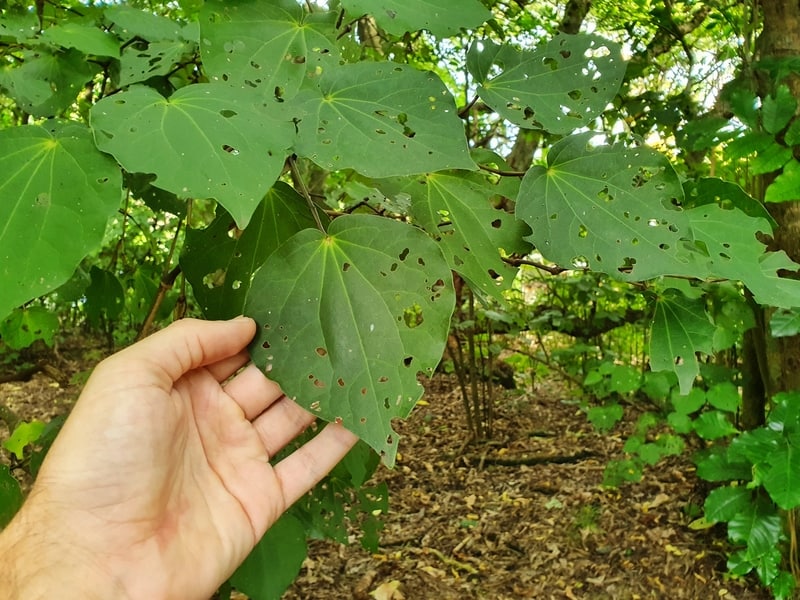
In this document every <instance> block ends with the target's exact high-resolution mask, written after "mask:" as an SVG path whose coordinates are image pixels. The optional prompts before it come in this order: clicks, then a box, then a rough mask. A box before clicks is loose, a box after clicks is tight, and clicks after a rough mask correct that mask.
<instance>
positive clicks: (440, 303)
mask: <svg viewBox="0 0 800 600" xmlns="http://www.w3.org/2000/svg"><path fill="white" fill-rule="evenodd" d="M453 303H454V294H453V290H452V281H451V274H450V269H449V267H448V265H447V263H446V262H445V261H444V259H443V258H442V255H441V252H440V251H439V248H438V246H437V245H436V244H435V242H433V240H431V239H430V238H429V237H428V236H427V235H425V234H424V233H423V232H422V231H420V230H419V229H417V228H415V227H412V226H409V225H405V224H402V223H398V222H396V221H392V220H390V219H385V218H381V217H376V216H369V215H345V216H343V217H339V218H337V219H335V220H334V221H333V223H332V224H331V227H330V230H329V232H328V234H327V235H325V234H323V233H321V232H320V231H317V230H305V231H301V232H300V233H298V234H297V235H295V236H294V237H292V238H291V239H290V240H289V241H288V242H286V243H285V244H283V245H282V246H281V247H280V248H278V250H276V251H275V252H274V253H273V254H272V255H270V257H269V258H268V259H267V261H266V262H265V263H264V265H263V266H262V267H261V269H260V270H259V271H258V272H257V273H256V274H255V276H254V278H253V282H252V286H251V288H250V293H249V294H248V297H247V303H246V305H245V314H247V315H249V316H252V317H253V318H254V319H256V321H257V322H258V323H259V324H260V325H261V326H260V327H259V331H258V334H257V335H256V338H255V339H254V340H253V343H252V345H251V355H252V357H253V361H254V362H255V363H256V364H257V365H258V366H259V367H261V368H262V369H264V370H265V371H266V372H267V373H268V374H269V377H270V378H272V379H274V380H275V381H276V382H278V383H279V384H280V386H281V388H282V389H283V391H284V393H285V394H286V395H287V396H289V397H291V398H294V399H296V401H297V402H299V403H301V404H302V405H303V406H304V407H306V408H307V409H309V410H311V411H312V412H314V413H315V414H317V415H318V416H319V417H321V418H323V419H325V420H326V421H341V422H342V423H343V424H344V426H345V427H347V428H348V429H350V430H351V431H353V432H355V433H356V434H358V435H359V437H361V439H363V440H364V441H365V442H367V443H368V444H369V445H370V446H371V447H372V448H374V449H375V450H376V451H377V452H379V453H380V454H381V455H382V456H383V459H384V462H385V463H386V464H387V465H389V466H391V465H393V464H394V458H395V454H396V452H397V439H398V437H397V434H396V433H395V432H394V431H393V430H392V428H391V420H392V419H393V418H394V417H405V416H407V415H408V413H409V412H410V411H411V409H412V408H413V407H414V405H415V404H416V401H417V400H418V399H419V397H420V395H421V392H422V388H421V386H420V384H419V383H418V381H417V373H419V372H421V371H422V372H426V373H430V372H431V371H432V369H433V368H434V367H435V366H436V364H437V363H438V362H439V360H440V359H441V356H442V351H443V349H444V343H445V340H446V339H447V332H448V328H449V322H450V316H451V314H452V311H453Z"/></svg>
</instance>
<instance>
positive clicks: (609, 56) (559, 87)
mask: <svg viewBox="0 0 800 600" xmlns="http://www.w3.org/2000/svg"><path fill="white" fill-rule="evenodd" d="M486 48H487V49H486V51H487V52H490V53H492V54H494V62H495V64H496V65H498V66H499V67H500V68H501V73H500V74H499V75H497V76H496V77H493V78H488V79H484V80H483V81H481V82H480V84H481V85H480V86H479V87H478V95H479V96H480V97H481V99H482V100H483V101H484V102H486V104H488V105H489V106H490V107H491V108H492V109H493V110H495V111H497V112H498V113H499V114H500V116H502V117H503V118H505V119H508V120H509V121H511V122H512V123H514V124H515V125H519V126H520V127H525V128H527V129H544V130H545V131H549V132H550V133H570V132H571V131H574V130H576V129H578V128H579V127H587V126H589V125H590V124H591V123H592V121H593V119H594V118H595V117H597V116H598V115H599V114H601V113H602V112H603V111H604V110H605V109H606V107H607V106H608V104H609V102H611V100H612V99H613V98H614V96H615V95H616V93H617V92H618V91H619V87H620V84H621V83H622V77H623V75H624V74H625V62H624V61H623V60H622V55H621V53H620V46H619V44H616V43H614V42H610V41H608V40H606V39H603V38H601V37H599V36H596V35H587V34H581V35H567V34H559V35H557V36H555V37H554V38H553V39H552V40H550V41H549V42H547V43H546V44H544V45H542V46H540V47H539V48H537V49H535V50H532V51H528V50H517V49H516V48H512V47H510V46H505V47H503V48H502V49H501V50H500V51H499V52H498V51H496V48H494V47H492V46H491V45H488V46H487V47H486ZM475 61H476V59H474V60H473V62H475ZM481 71H482V72H484V73H487V74H488V73H489V71H488V69H481Z"/></svg>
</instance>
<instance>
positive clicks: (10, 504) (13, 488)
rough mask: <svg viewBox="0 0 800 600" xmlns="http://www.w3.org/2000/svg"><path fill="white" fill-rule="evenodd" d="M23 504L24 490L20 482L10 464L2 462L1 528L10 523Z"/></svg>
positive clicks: (0, 475)
mask: <svg viewBox="0 0 800 600" xmlns="http://www.w3.org/2000/svg"><path fill="white" fill-rule="evenodd" d="M21 506H22V490H21V489H20V487H19V482H18V481H17V480H16V479H15V478H14V476H13V475H12V474H11V471H9V469H8V466H6V465H2V464H0V529H3V528H4V527H5V526H6V525H8V523H9V521H11V519H12V517H13V516H14V515H15V514H17V511H18V510H19V509H20V507H21Z"/></svg>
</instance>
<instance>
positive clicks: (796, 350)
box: [756, 0, 800, 393]
mask: <svg viewBox="0 0 800 600" xmlns="http://www.w3.org/2000/svg"><path fill="white" fill-rule="evenodd" d="M761 10H762V11H763V19H764V21H763V22H764V26H763V30H762V32H761V35H760V37H759V40H758V44H757V52H758V56H757V57H756V58H757V59H760V60H763V59H765V58H787V57H795V56H797V55H798V54H800V4H798V2H797V0H768V1H764V2H761ZM762 75H763V76H762V77H759V82H758V83H759V90H760V92H761V94H762V95H764V94H766V93H769V92H770V91H772V89H774V86H775V84H777V83H785V84H786V85H788V86H789V89H791V91H792V93H793V94H794V96H795V98H797V99H798V100H800V77H799V76H797V75H794V74H793V75H790V76H789V77H787V79H786V80H784V81H781V82H772V81H770V80H769V77H768V76H767V75H766V74H762ZM795 118H800V117H798V116H795ZM776 143H777V142H776ZM777 175H778V173H777V172H776V173H772V174H769V175H767V176H766V180H765V181H764V185H762V186H761V189H766V187H767V184H768V183H769V182H770V181H772V180H773V179H774V177H776V176H777ZM767 209H768V210H769V212H770V214H772V216H773V218H774V219H775V221H776V222H777V223H778V227H777V228H776V230H775V234H774V236H773V240H772V244H771V249H772V250H783V251H784V252H786V254H788V255H789V257H790V258H791V259H792V260H794V261H796V262H800V198H798V200H793V201H789V202H781V203H777V204H768V205H767ZM766 329H767V331H766V332H765V336H766V340H767V344H766V353H767V366H768V369H769V381H768V382H766V383H767V385H766V389H767V391H768V392H769V393H776V392H782V391H787V390H800V336H793V337H784V338H771V337H770V336H769V315H767V327H766Z"/></svg>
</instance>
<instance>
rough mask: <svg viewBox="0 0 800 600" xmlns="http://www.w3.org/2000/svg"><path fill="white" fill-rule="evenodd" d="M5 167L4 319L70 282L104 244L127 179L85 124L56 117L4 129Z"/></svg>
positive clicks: (0, 140)
mask: <svg viewBox="0 0 800 600" xmlns="http://www.w3.org/2000/svg"><path fill="white" fill-rule="evenodd" d="M0 173H3V177H2V179H0V198H2V199H3V201H2V202H0V318H3V317H5V316H6V315H7V314H8V313H10V312H11V311H12V310H13V309H14V308H15V307H17V306H19V305H20V304H22V303H24V302H27V301H28V300H30V299H31V298H35V297H36V296H39V295H41V294H44V293H46V292H49V291H50V290H53V289H55V288H56V287H58V286H59V285H61V284H62V283H64V282H66V281H67V280H68V279H69V278H70V277H71V276H72V273H73V272H74V271H75V267H76V266H77V265H78V263H79V262H80V261H81V259H83V258H84V257H85V256H86V255H87V254H89V253H90V252H91V251H92V250H94V249H95V248H97V247H98V246H99V245H100V243H101V242H102V240H103V234H104V233H105V229H106V223H107V222H108V219H109V218H110V217H111V215H113V214H114V212H115V211H116V210H117V209H118V208H119V203H120V199H121V193H122V192H121V187H122V177H121V176H120V172H119V167H118V166H117V165H116V163H114V161H113V160H111V159H110V158H109V157H108V156H106V155H105V154H102V153H101V152H98V151H97V148H95V145H94V143H93V142H92V138H91V134H90V132H89V130H88V129H87V128H86V127H84V126H83V125H79V124H77V123H61V122H55V121H51V122H48V123H45V124H44V125H26V126H23V127H9V128H7V129H3V130H0ZM31 232H35V235H32V234H31Z"/></svg>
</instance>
